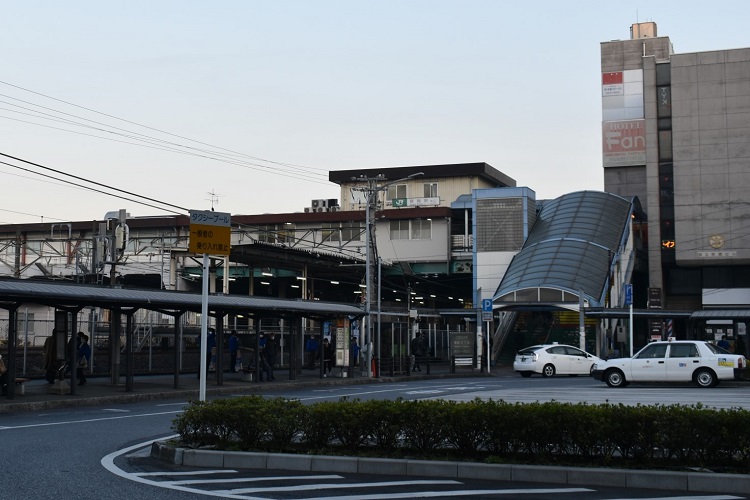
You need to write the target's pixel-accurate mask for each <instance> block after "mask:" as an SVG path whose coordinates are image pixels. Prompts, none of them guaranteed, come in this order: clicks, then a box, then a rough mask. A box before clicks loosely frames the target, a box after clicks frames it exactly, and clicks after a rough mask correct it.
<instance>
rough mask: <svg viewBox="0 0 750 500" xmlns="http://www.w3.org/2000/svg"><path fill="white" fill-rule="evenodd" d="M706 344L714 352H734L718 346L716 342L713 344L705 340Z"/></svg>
mask: <svg viewBox="0 0 750 500" xmlns="http://www.w3.org/2000/svg"><path fill="white" fill-rule="evenodd" d="M705 344H706V347H708V349H709V350H710V351H711V352H712V353H714V354H732V353H731V352H729V351H727V350H726V349H722V348H721V347H719V346H717V345H716V344H712V343H711V342H705Z"/></svg>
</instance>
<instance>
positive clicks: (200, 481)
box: [168, 472, 344, 491]
mask: <svg viewBox="0 0 750 500" xmlns="http://www.w3.org/2000/svg"><path fill="white" fill-rule="evenodd" d="M192 474H193V475H196V474H203V472H193V473H192ZM300 479H315V480H320V479H344V477H343V476H337V475H335V474H326V475H320V476H264V477H237V478H232V479H188V480H186V481H169V483H168V484H176V485H179V486H185V485H187V484H221V483H261V482H264V481H296V480H300ZM227 491H233V490H227Z"/></svg>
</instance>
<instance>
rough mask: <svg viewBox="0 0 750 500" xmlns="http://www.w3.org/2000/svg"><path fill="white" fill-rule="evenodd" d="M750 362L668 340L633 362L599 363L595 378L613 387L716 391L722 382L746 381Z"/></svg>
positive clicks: (706, 345) (710, 347)
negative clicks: (657, 385)
mask: <svg viewBox="0 0 750 500" xmlns="http://www.w3.org/2000/svg"><path fill="white" fill-rule="evenodd" d="M746 366H747V361H746V360H745V357H744V356H742V355H740V354H732V353H730V352H728V351H726V350H724V349H722V348H721V347H719V346H717V345H715V344H712V343H711V342H706V341H701V340H667V341H657V342H652V343H650V344H648V345H647V346H646V347H644V348H643V349H641V350H640V351H638V352H637V353H636V354H635V355H634V356H633V357H632V358H615V359H609V360H606V361H603V362H601V363H597V364H596V365H595V366H594V367H593V370H592V372H591V375H592V376H593V377H594V378H595V379H597V380H601V381H602V382H605V383H606V384H607V385H608V386H610V387H624V386H626V385H628V384H629V383H631V382H694V383H695V384H697V385H698V387H714V386H716V385H717V384H718V383H719V382H720V381H721V380H737V379H740V378H742V374H743V373H744V370H745V367H746Z"/></svg>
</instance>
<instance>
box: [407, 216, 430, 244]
mask: <svg viewBox="0 0 750 500" xmlns="http://www.w3.org/2000/svg"><path fill="white" fill-rule="evenodd" d="M431 238H432V221H431V220H422V219H417V220H413V221H411V239H413V240H429V239H431Z"/></svg>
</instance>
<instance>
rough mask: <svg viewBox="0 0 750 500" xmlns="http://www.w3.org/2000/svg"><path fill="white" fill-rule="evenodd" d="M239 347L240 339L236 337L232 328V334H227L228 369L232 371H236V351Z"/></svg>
mask: <svg viewBox="0 0 750 500" xmlns="http://www.w3.org/2000/svg"><path fill="white" fill-rule="evenodd" d="M239 347H240V339H239V337H237V332H236V331H234V330H232V335H230V336H229V371H230V372H232V373H236V372H237V351H238V350H239Z"/></svg>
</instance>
